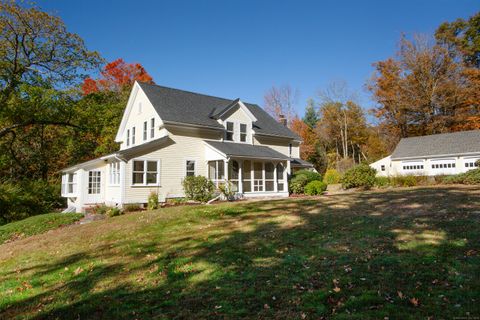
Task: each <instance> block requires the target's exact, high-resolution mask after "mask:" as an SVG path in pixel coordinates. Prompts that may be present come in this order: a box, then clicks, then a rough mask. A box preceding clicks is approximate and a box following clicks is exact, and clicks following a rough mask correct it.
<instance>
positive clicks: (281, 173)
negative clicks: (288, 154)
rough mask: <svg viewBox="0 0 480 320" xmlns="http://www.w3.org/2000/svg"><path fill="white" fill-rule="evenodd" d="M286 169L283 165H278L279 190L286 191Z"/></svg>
mask: <svg viewBox="0 0 480 320" xmlns="http://www.w3.org/2000/svg"><path fill="white" fill-rule="evenodd" d="M284 172H285V167H284V166H283V164H281V163H278V164H277V190H278V191H285V177H284Z"/></svg>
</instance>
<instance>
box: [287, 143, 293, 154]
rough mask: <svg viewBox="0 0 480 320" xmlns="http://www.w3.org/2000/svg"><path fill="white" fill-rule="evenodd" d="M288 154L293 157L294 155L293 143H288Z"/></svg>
mask: <svg viewBox="0 0 480 320" xmlns="http://www.w3.org/2000/svg"><path fill="white" fill-rule="evenodd" d="M288 156H289V157H290V158H291V157H292V144H291V143H290V144H288Z"/></svg>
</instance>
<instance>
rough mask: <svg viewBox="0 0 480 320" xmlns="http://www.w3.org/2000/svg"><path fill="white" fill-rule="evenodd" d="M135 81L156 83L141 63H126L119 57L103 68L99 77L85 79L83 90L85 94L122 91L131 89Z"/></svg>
mask: <svg viewBox="0 0 480 320" xmlns="http://www.w3.org/2000/svg"><path fill="white" fill-rule="evenodd" d="M135 81H140V82H147V83H154V82H153V78H152V77H151V76H150V75H149V74H148V72H147V71H146V70H145V68H144V67H143V66H142V65H141V64H139V63H126V62H125V61H124V60H123V59H122V58H119V59H117V60H115V61H112V62H110V63H108V64H107V65H106V66H105V67H104V68H103V70H102V72H101V77H100V78H99V79H97V80H94V79H92V78H87V79H85V80H84V82H83V84H82V92H83V94H84V95H87V94H90V93H94V92H99V91H111V92H121V91H124V90H130V88H131V87H132V86H133V83H134V82H135Z"/></svg>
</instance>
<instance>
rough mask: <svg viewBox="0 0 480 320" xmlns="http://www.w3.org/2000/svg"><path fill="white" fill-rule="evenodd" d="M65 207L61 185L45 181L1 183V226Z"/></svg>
mask: <svg viewBox="0 0 480 320" xmlns="http://www.w3.org/2000/svg"><path fill="white" fill-rule="evenodd" d="M64 206H65V199H63V198H62V197H61V194H60V185H59V184H58V185H57V184H53V183H49V182H48V181H43V180H32V181H19V182H11V181H4V182H0V225H3V224H6V223H9V222H12V221H17V220H22V219H25V218H28V217H30V216H35V215H38V214H44V213H48V212H51V211H52V210H54V209H57V208H62V207H64Z"/></svg>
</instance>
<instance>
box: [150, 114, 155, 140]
mask: <svg viewBox="0 0 480 320" xmlns="http://www.w3.org/2000/svg"><path fill="white" fill-rule="evenodd" d="M150 138H151V139H153V138H155V118H152V119H150Z"/></svg>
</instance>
